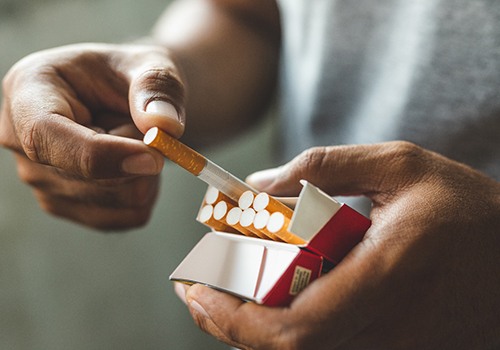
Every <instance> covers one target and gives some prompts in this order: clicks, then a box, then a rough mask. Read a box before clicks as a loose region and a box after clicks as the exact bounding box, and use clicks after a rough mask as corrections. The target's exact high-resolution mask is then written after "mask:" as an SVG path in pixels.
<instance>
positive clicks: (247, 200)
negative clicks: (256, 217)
mask: <svg viewBox="0 0 500 350" xmlns="http://www.w3.org/2000/svg"><path fill="white" fill-rule="evenodd" d="M254 198H255V194H254V193H253V192H252V191H245V192H243V194H242V195H241V196H240V198H239V199H238V206H239V207H240V208H241V209H243V210H245V209H248V208H250V207H251V206H252V204H253V199H254Z"/></svg>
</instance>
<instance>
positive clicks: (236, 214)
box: [226, 207, 260, 238]
mask: <svg viewBox="0 0 500 350" xmlns="http://www.w3.org/2000/svg"><path fill="white" fill-rule="evenodd" d="M242 213H243V210H241V208H238V207H234V208H231V210H229V211H228V212H227V215H226V222H227V224H228V225H229V226H231V227H233V228H235V229H237V230H238V231H240V232H241V233H243V234H244V235H245V236H249V237H259V236H257V235H256V234H254V233H252V232H251V231H250V230H248V229H246V228H244V227H243V226H241V224H240V218H241V214H242ZM259 238H260V237H259Z"/></svg>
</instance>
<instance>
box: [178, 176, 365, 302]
mask: <svg viewBox="0 0 500 350" xmlns="http://www.w3.org/2000/svg"><path fill="white" fill-rule="evenodd" d="M301 182H302V184H303V188H302V191H301V192H300V195H299V197H298V198H296V200H295V202H296V205H295V208H294V213H293V216H292V219H291V222H290V226H289V227H288V230H289V231H290V232H291V233H293V234H295V235H297V236H299V237H301V238H302V239H304V240H305V241H306V243H305V244H303V245H293V244H288V243H282V242H274V241H269V240H264V239H259V238H253V237H247V236H241V235H236V234H233V233H225V232H214V231H212V232H208V233H207V234H205V235H204V236H203V237H202V239H201V240H200V241H199V242H198V243H197V244H196V246H195V247H194V248H193V249H192V250H191V251H190V252H189V253H188V255H187V256H186V257H185V258H184V260H183V261H182V262H181V263H180V264H179V265H178V266H177V268H176V269H175V270H174V272H173V273H172V274H171V275H170V279H171V280H174V281H181V282H185V283H201V284H205V285H208V286H210V287H213V288H215V289H218V290H222V291H225V292H228V293H232V294H234V295H236V296H239V297H240V298H242V299H245V300H248V301H253V302H256V303H259V304H264V305H268V306H286V305H289V304H290V303H291V301H292V300H293V298H294V297H295V296H296V295H297V294H298V293H299V292H300V291H301V290H303V289H304V288H305V287H306V286H307V285H308V284H309V283H311V282H312V281H314V280H315V279H317V278H319V277H320V276H321V274H322V273H324V272H325V271H327V270H329V269H331V268H334V266H335V265H336V264H338V263H339V262H340V261H341V260H342V259H343V258H344V257H345V256H346V255H347V254H348V253H349V252H350V251H351V249H353V248H354V247H355V246H356V244H358V243H359V242H360V241H361V240H362V239H363V236H364V234H365V232H366V231H367V230H368V228H369V227H370V225H371V222H370V220H369V219H368V218H366V217H365V216H363V215H362V214H360V213H358V212H357V211H355V210H354V209H352V208H350V207H349V206H347V205H346V204H342V203H339V202H338V201H336V200H335V199H333V198H332V197H330V196H329V195H327V194H326V193H324V192H323V191H321V190H320V189H319V188H317V187H315V186H314V185H312V184H310V183H309V182H306V181H301Z"/></svg>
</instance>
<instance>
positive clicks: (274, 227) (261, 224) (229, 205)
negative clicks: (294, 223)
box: [197, 186, 306, 244]
mask: <svg viewBox="0 0 500 350" xmlns="http://www.w3.org/2000/svg"><path fill="white" fill-rule="evenodd" d="M292 214H293V211H292V209H290V208H289V207H287V206H285V205H284V204H283V203H281V202H279V201H278V200H277V199H275V198H274V197H272V196H269V195H268V194H267V193H264V192H262V193H259V194H257V195H256V194H254V193H253V192H252V191H246V192H244V193H243V194H242V195H241V196H240V198H239V200H238V203H235V202H234V201H233V200H232V199H231V198H229V197H228V196H226V195H225V194H223V193H222V192H220V191H219V190H217V189H216V188H215V187H212V186H209V188H208V190H207V192H206V194H205V198H204V200H203V204H202V206H201V209H200V211H199V213H198V217H197V220H198V221H199V222H201V223H202V224H204V225H206V226H208V227H210V228H211V229H213V230H215V231H222V232H227V233H236V234H243V235H245V236H249V237H258V238H261V239H267V240H273V241H277V242H286V243H291V244H304V243H306V241H304V240H303V239H302V238H300V237H299V236H297V235H294V234H293V233H291V232H289V231H288V226H289V224H290V219H291V217H292Z"/></svg>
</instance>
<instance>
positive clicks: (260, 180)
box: [245, 168, 281, 189]
mask: <svg viewBox="0 0 500 350" xmlns="http://www.w3.org/2000/svg"><path fill="white" fill-rule="evenodd" d="M280 172H281V168H272V169H266V170H262V171H257V172H255V173H253V174H251V175H249V176H248V177H247V178H246V180H245V181H246V182H247V183H248V184H249V185H250V186H252V187H255V188H256V189H263V188H266V187H268V186H269V185H270V184H272V183H273V181H274V180H276V178H277V177H278V175H279V173H280Z"/></svg>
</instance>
